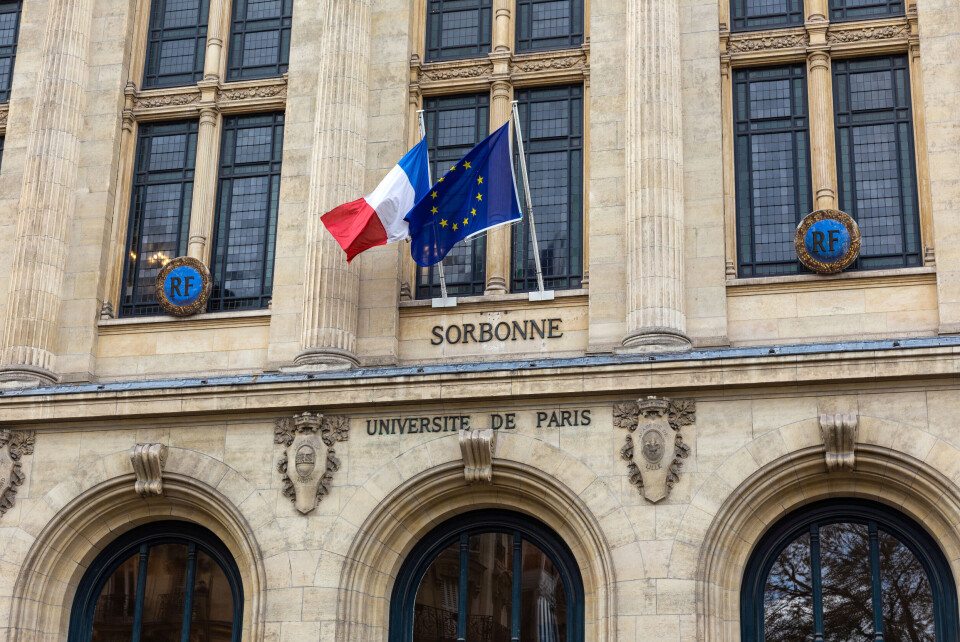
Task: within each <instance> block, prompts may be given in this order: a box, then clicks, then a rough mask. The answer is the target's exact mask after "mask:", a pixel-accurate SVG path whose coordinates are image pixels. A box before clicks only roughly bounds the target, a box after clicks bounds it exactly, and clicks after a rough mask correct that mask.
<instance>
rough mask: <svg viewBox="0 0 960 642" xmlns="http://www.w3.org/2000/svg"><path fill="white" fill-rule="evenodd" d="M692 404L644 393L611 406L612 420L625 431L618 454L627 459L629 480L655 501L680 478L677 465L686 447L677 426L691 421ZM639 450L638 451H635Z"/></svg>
mask: <svg viewBox="0 0 960 642" xmlns="http://www.w3.org/2000/svg"><path fill="white" fill-rule="evenodd" d="M695 415H696V404H695V402H693V401H689V400H685V399H678V400H675V401H671V400H670V399H658V398H656V397H647V398H646V399H640V400H639V401H637V402H632V401H631V402H628V403H618V404H614V406H613V424H614V426H616V427H618V428H623V429H624V430H626V431H627V438H626V443H625V444H624V445H623V447H622V448H621V449H620V456H621V457H622V458H623V459H624V460H626V461H627V462H629V464H627V472H628V473H629V475H630V482H631V483H632V484H633V485H634V486H636V487H637V490H639V491H640V493H641V494H642V495H643V496H644V497H645V498H646V499H648V500H649V501H651V502H659V501H660V500H661V499H663V498H664V497H666V496H667V494H668V493H669V492H670V489H671V488H673V485H674V484H676V483H677V482H678V481H679V480H680V477H679V475H680V466H682V465H683V462H682V459H684V458H686V456H687V453H688V452H689V451H690V447H689V446H687V445H686V444H685V443H683V436H682V435H681V434H680V429H681V428H682V427H683V426H687V425H690V424H692V423H693V422H694V419H695ZM637 450H639V453H637Z"/></svg>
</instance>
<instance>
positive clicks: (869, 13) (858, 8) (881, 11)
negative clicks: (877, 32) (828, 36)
mask: <svg viewBox="0 0 960 642" xmlns="http://www.w3.org/2000/svg"><path fill="white" fill-rule="evenodd" d="M902 15H904V10H903V0H830V20H832V21H834V22H842V21H844V20H863V19H865V18H878V17H884V16H902Z"/></svg>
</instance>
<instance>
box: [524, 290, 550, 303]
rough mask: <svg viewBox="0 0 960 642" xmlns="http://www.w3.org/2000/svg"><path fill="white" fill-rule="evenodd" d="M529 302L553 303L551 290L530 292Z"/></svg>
mask: <svg viewBox="0 0 960 642" xmlns="http://www.w3.org/2000/svg"><path fill="white" fill-rule="evenodd" d="M529 294H530V299H529V300H530V301H553V290H544V291H543V292H541V291H540V290H535V291H533V292H530V293H529Z"/></svg>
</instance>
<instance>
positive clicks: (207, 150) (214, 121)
mask: <svg viewBox="0 0 960 642" xmlns="http://www.w3.org/2000/svg"><path fill="white" fill-rule="evenodd" d="M219 125H220V113H219V111H218V110H217V108H216V107H214V106H209V107H204V108H203V109H201V110H200V124H199V131H198V132H197V164H196V172H195V174H196V177H195V179H194V181H193V201H192V202H191V204H190V236H189V243H188V245H187V256H192V257H193V258H195V259H198V260H200V261H203V262H204V263H205V264H206V265H207V267H210V247H211V245H212V244H211V242H210V239H211V238H212V237H213V213H214V210H215V209H216V207H217V203H216V199H217V173H218V172H217V169H218V168H217V163H218V161H219V159H220V145H219V140H220V136H219V133H218V132H217V129H218V127H219Z"/></svg>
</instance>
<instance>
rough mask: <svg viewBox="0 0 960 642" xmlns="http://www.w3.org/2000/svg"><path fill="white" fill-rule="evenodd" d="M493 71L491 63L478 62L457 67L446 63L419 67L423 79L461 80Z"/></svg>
mask: <svg viewBox="0 0 960 642" xmlns="http://www.w3.org/2000/svg"><path fill="white" fill-rule="evenodd" d="M490 73H493V65H490V64H479V65H466V66H457V67H448V66H446V65H444V66H442V67H437V68H431V67H421V69H420V74H421V76H422V77H423V79H424V80H462V79H464V78H479V77H481V76H485V75H487V74H490Z"/></svg>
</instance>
